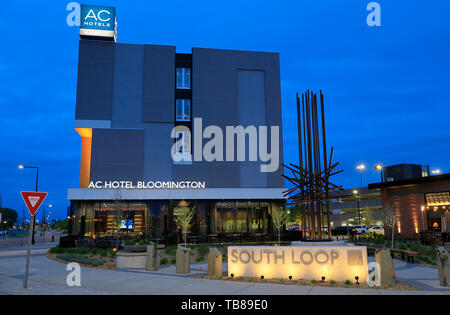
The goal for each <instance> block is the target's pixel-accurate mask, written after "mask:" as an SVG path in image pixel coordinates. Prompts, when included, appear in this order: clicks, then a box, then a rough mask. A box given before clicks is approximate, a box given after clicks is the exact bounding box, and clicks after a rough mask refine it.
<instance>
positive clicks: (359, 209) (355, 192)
mask: <svg viewBox="0 0 450 315" xmlns="http://www.w3.org/2000/svg"><path fill="white" fill-rule="evenodd" d="M353 194H355V198H356V206H357V208H358V224H359V225H361V208H360V206H359V198H360V197H359V195H358V191H357V190H354V191H353Z"/></svg>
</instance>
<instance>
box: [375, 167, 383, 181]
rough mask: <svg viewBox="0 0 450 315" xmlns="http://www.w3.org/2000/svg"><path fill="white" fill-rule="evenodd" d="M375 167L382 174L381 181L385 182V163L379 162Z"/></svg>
mask: <svg viewBox="0 0 450 315" xmlns="http://www.w3.org/2000/svg"><path fill="white" fill-rule="evenodd" d="M375 169H376V170H378V171H380V175H381V182H384V179H383V164H377V165H375Z"/></svg>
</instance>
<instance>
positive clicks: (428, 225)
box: [369, 174, 450, 238]
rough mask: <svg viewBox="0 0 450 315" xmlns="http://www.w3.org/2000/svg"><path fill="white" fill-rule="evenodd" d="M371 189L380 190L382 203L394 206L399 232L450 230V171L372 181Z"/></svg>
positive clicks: (413, 234)
mask: <svg viewBox="0 0 450 315" xmlns="http://www.w3.org/2000/svg"><path fill="white" fill-rule="evenodd" d="M369 189H377V190H379V191H380V193H381V198H382V205H383V206H386V205H390V206H392V208H393V209H394V211H395V213H396V215H397V219H398V222H397V224H396V227H395V233H396V234H398V235H401V236H403V237H406V238H417V237H419V236H420V235H421V234H422V235H424V234H427V235H429V236H430V237H436V238H439V237H440V235H441V234H442V233H449V232H450V226H449V225H450V220H449V219H450V174H442V175H435V176H426V177H422V176H420V177H416V178H409V179H400V180H394V181H389V182H383V183H374V184H369ZM388 233H390V232H388ZM433 235H435V236H433Z"/></svg>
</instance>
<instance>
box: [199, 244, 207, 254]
mask: <svg viewBox="0 0 450 315" xmlns="http://www.w3.org/2000/svg"><path fill="white" fill-rule="evenodd" d="M208 251H209V247H208V246H206V245H199V246H198V247H197V252H198V253H199V254H200V256H205V255H206V254H208Z"/></svg>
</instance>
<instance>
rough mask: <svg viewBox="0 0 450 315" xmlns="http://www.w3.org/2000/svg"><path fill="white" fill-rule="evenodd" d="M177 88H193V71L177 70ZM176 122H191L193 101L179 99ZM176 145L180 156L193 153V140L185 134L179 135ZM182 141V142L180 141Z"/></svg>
mask: <svg viewBox="0 0 450 315" xmlns="http://www.w3.org/2000/svg"><path fill="white" fill-rule="evenodd" d="M176 72H177V74H176V88H177V89H183V90H189V89H190V88H191V69H190V68H177V70H176ZM176 120H177V121H191V100H190V99H177V100H176ZM177 140H178V141H177V143H176V152H177V153H178V154H190V153H191V139H189V136H188V135H187V134H185V133H184V132H182V133H180V134H179V135H178V139H177ZM179 140H181V141H179Z"/></svg>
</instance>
